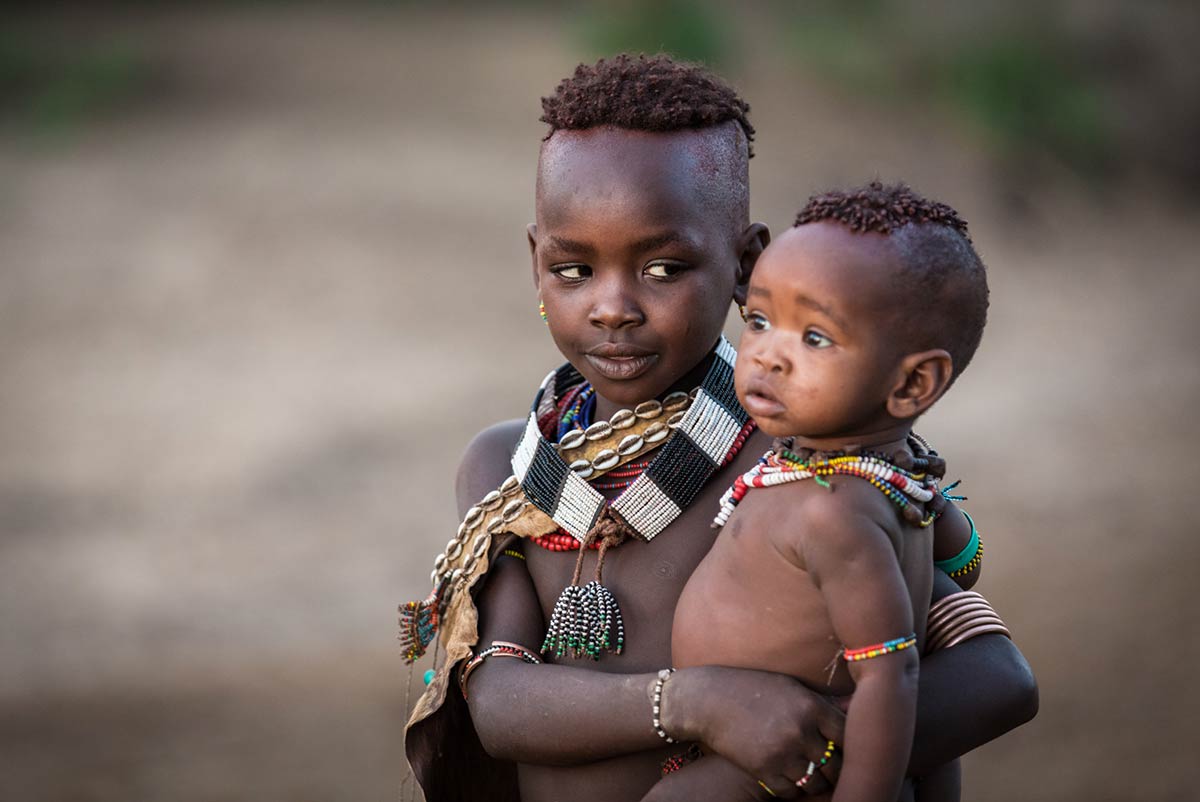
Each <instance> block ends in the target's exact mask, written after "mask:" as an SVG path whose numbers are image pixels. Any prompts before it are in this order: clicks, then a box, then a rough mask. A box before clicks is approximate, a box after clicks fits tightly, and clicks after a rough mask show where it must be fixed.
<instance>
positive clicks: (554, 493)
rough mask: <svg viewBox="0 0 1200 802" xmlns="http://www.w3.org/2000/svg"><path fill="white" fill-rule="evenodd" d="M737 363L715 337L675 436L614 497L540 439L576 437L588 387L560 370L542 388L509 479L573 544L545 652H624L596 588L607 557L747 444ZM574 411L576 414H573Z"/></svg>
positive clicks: (610, 608) (574, 373) (607, 596)
mask: <svg viewBox="0 0 1200 802" xmlns="http://www.w3.org/2000/svg"><path fill="white" fill-rule="evenodd" d="M736 358H737V352H736V351H734V349H733V346H731V345H730V344H729V342H728V341H727V340H726V339H725V338H724V337H722V338H720V340H719V341H718V342H717V345H716V347H715V348H714V349H713V352H712V354H711V355H710V357H709V359H710V362H709V368H708V371H707V373H706V375H705V377H704V381H703V382H702V383H701V385H700V387H699V388H698V390H697V391H696V394H695V400H694V401H693V402H692V403H691V404H690V406H689V407H688V408H687V411H686V412H685V413H683V415H682V416H681V417H680V418H679V419H678V422H677V423H675V424H673V428H674V433H673V434H672V435H671V436H670V437H669V438H668V439H667V440H666V442H665V443H664V444H663V447H662V448H661V449H658V453H657V455H656V456H655V457H654V459H653V460H651V461H650V464H649V465H647V466H646V467H645V468H644V469H643V470H641V471H640V472H639V473H638V474H637V475H636V476H634V477H630V478H631V481H630V483H629V485H628V486H627V487H625V488H624V489H623V491H622V492H621V493H620V495H618V496H617V497H616V498H614V499H608V498H606V497H605V496H604V495H603V494H602V493H601V492H600V490H599V489H597V488H595V487H593V486H592V485H590V484H589V483H588V481H587V477H588V476H590V475H591V470H590V467H589V466H588V465H586V464H584V465H581V466H580V468H581V470H583V471H586V472H587V474H586V476H585V475H580V474H579V473H576V472H575V470H574V467H575V466H574V464H572V465H568V464H567V463H566V462H565V461H564V459H563V457H562V456H561V454H560V453H559V449H557V448H555V446H554V445H552V444H551V443H549V442H548V441H547V439H546V438H547V437H548V436H555V435H556V434H557V433H558V431H559V429H560V427H561V428H562V429H563V430H564V433H570V434H576V433H574V432H571V431H570V430H571V429H572V428H573V427H574V426H575V425H576V424H577V423H578V421H579V418H580V416H581V415H584V414H585V412H584V410H585V408H586V405H587V403H588V402H587V401H586V400H583V401H581V400H580V398H581V397H582V396H583V394H584V391H583V390H579V391H578V393H577V394H575V395H574V396H573V397H572V396H571V395H569V394H570V392H571V391H572V390H576V389H577V388H578V387H580V386H581V385H583V384H584V383H585V382H584V379H583V376H582V374H580V373H579V371H578V370H576V369H575V368H574V366H572V365H570V364H566V365H564V366H562V367H561V368H559V369H558V370H556V371H553V372H552V373H551V374H550V375H548V376H547V377H546V379H545V381H543V382H542V386H541V388H540V389H539V391H538V395H537V397H536V398H535V399H534V403H533V408H532V410H531V411H530V415H529V419H528V422H527V424H526V428H525V433H524V435H523V436H522V437H521V440H520V442H518V443H517V447H516V450H515V451H514V452H513V458H512V466H513V474H514V475H515V476H516V478H517V480H518V481H519V482H520V484H521V489H522V490H523V491H524V494H525V497H526V498H527V499H528V500H529V502H530V503H532V504H533V505H534V506H536V507H537V508H538V509H540V510H542V512H544V513H545V514H546V515H548V516H550V518H552V519H553V520H554V521H555V522H556V523H558V525H559V526H560V527H561V529H562V530H563V531H565V532H566V533H568V534H569V535H570V536H571V537H572V538H573V539H575V540H576V541H577V542H578V543H579V547H580V553H579V557H578V559H577V561H576V565H575V574H574V576H573V577H572V580H571V584H570V585H569V586H567V587H566V588H565V589H564V590H563V592H562V594H561V595H560V596H559V598H558V601H557V602H556V604H555V606H554V610H553V613H552V615H551V618H550V624H549V626H548V627H547V632H546V640H545V642H544V643H543V644H542V651H543V652H553V653H554V654H555V655H558V656H561V655H563V654H570V655H571V656H574V657H583V656H587V657H591V658H593V659H598V658H599V656H600V654H601V653H602V652H604V651H611V652H614V653H618V654H619V653H620V652H621V650H622V648H623V645H624V624H623V622H622V619H621V613H620V608H619V607H618V605H617V602H616V599H615V598H613V596H612V593H611V592H610V591H609V590H608V589H607V588H605V587H604V586H603V585H601V584H600V575H601V570H602V568H603V565H604V556H605V554H606V552H607V550H608V549H609V548H611V547H613V546H616V545H619V544H620V543H622V542H623V541H624V540H625V539H626V538H628V537H630V536H634V537H637V538H640V539H641V540H645V541H649V540H651V539H653V538H654V537H656V536H657V535H658V534H659V533H660V532H662V531H663V530H664V529H666V528H667V526H669V525H670V524H671V522H673V521H674V520H675V518H676V517H678V516H679V514H680V513H681V512H682V511H683V510H684V509H686V508H687V507H688V505H689V504H691V502H692V501H693V500H694V499H695V497H696V496H697V494H699V492H700V489H701V488H702V487H703V486H704V484H705V482H707V481H708V479H709V478H710V477H711V476H712V474H713V473H715V472H716V471H717V470H718V469H720V467H721V466H722V465H723V464H725V462H726V461H727V460H728V458H729V454H730V451H731V449H733V448H735V444H737V443H738V441H739V438H740V440H741V442H742V443H744V442H745V436H746V433H745V429H746V426H747V424H748V423H749V416H748V415H747V414H746V411H745V410H744V409H742V407H741V405H740V404H738V402H737V396H736V393H735V392H734V388H733V364H734V360H735V359H736ZM564 402H567V403H564ZM576 405H578V410H577V411H575V412H574V413H573V414H572V410H575V409H576ZM564 406H565V407H566V408H565V409H563V407H564ZM560 410H561V411H560ZM635 412H636V411H635ZM551 420H553V421H554V422H555V425H554V426H553V427H552V428H550V430H549V431H547V430H546V429H547V428H549V427H547V426H545V425H544V423H549V421H551ZM736 447H737V448H740V446H736ZM592 543H599V549H598V551H599V558H598V560H597V564H596V578H595V579H593V580H592V581H591V582H588V583H587V584H586V585H580V584H579V579H580V572H581V569H582V565H583V556H584V549H585V548H587V547H590V546H591V545H592Z"/></svg>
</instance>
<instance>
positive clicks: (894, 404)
mask: <svg viewBox="0 0 1200 802" xmlns="http://www.w3.org/2000/svg"><path fill="white" fill-rule="evenodd" d="M898 371H899V374H900V375H899V378H898V380H897V382H896V386H895V387H894V388H892V392H891V394H890V395H888V399H887V410H888V414H889V415H891V416H892V417H893V418H898V419H900V420H911V419H913V418H916V417H918V416H920V415H921V414H923V413H924V412H925V410H927V409H929V408H930V407H931V406H933V404H934V402H936V401H937V400H938V399H939V398H941V397H942V393H944V392H946V388H947V387H949V386H950V379H951V377H952V376H953V375H954V360H953V359H951V358H950V354H949V352H947V351H945V350H943V349H941V348H934V349H932V350H929V351H920V352H918V353H915V354H909V355H908V356H906V357H904V358H903V359H902V360H900V367H899V368H898Z"/></svg>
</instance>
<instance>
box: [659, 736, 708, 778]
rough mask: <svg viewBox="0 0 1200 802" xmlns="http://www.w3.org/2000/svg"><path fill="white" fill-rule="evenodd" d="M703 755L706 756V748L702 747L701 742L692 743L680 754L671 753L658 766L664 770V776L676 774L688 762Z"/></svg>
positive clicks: (694, 760) (692, 761)
mask: <svg viewBox="0 0 1200 802" xmlns="http://www.w3.org/2000/svg"><path fill="white" fill-rule="evenodd" d="M702 757H704V750H702V749H701V748H700V746H699V744H692V745H691V746H689V747H688V748H687V749H685V750H683V751H682V752H680V753H679V754H676V755H671V756H670V757H669V758H667V759H666V760H664V761H663V762H662V763H660V764H658V767H659V769H660V770H661V771H662V776H664V777H666V776H667V775H668V774H674V773H675V772H677V771H679V770H680V769H681V768H683V767H684V766H686V765H687V764H689V763H694V762H696V761H697V760H699V759H700V758H702Z"/></svg>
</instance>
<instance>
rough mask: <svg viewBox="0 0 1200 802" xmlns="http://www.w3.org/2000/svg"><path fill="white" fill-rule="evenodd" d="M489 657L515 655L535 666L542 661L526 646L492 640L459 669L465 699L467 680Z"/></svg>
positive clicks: (459, 682)
mask: <svg viewBox="0 0 1200 802" xmlns="http://www.w3.org/2000/svg"><path fill="white" fill-rule="evenodd" d="M489 657H515V658H516V659H518V660H521V661H523V662H525V663H529V664H530V665H535V666H536V665H541V663H542V660H541V658H540V657H538V656H537V655H536V654H535V653H533V652H531V651H530V650H529V649H526V648H525V647H524V646H521V645H519V644H516V643H509V642H508V641H503V640H497V641H492V645H491V646H489V647H487V648H486V649H484V650H482V651H481V652H480V653H479V654H477V655H475V656H474V657H472V658H471V659H470V660H468V661H467V662H465V663H463V667H462V668H461V669H459V675H458V687H459V689H460V690H462V695H463V699H466V698H467V680H469V679H470V678H471V674H472V673H473V672H474V671H475V669H477V668H479V666H481V665H483V661H484V660H487V659H488V658H489Z"/></svg>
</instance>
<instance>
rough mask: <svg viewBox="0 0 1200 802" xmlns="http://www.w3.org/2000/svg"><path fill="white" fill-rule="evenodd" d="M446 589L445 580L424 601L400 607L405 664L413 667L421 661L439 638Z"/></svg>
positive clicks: (400, 636)
mask: <svg viewBox="0 0 1200 802" xmlns="http://www.w3.org/2000/svg"><path fill="white" fill-rule="evenodd" d="M445 587H446V581H445V580H443V581H442V582H439V583H438V584H437V586H436V587H434V589H433V591H432V592H431V593H430V594H429V595H428V596H427V597H425V599H423V600H422V601H410V602H405V603H404V604H402V605H400V635H399V640H400V647H401V648H402V649H403V650H404V662H405V663H408V664H410V665H411V664H412V663H415V662H416V661H417V660H419V659H420V658H421V656H422V655H424V654H425V651H426V649H428V648H429V644H430V643H432V642H433V639H434V638H435V637H436V636H437V630H438V619H440V618H441V614H442V597H443V595H444V590H445Z"/></svg>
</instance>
